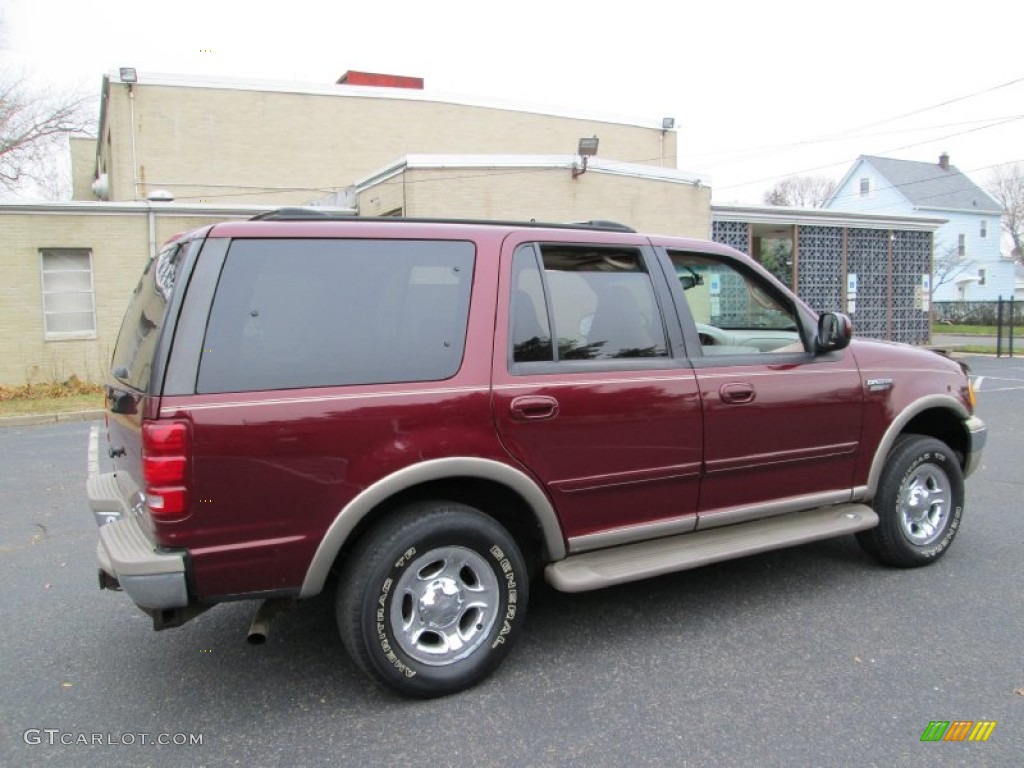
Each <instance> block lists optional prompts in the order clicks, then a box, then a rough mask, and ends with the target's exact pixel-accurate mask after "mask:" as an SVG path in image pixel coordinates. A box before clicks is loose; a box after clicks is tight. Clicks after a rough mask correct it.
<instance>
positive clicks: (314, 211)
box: [249, 206, 355, 221]
mask: <svg viewBox="0 0 1024 768" xmlns="http://www.w3.org/2000/svg"><path fill="white" fill-rule="evenodd" d="M341 217H345V218H355V214H354V213H339V212H334V211H324V210H321V209H319V208H311V207H299V206H292V207H286V208H276V209H274V210H273V211H264V212H263V213H258V214H256V215H255V216H253V217H252V218H251V219H249V221H311V220H313V221H319V220H321V219H337V218H341Z"/></svg>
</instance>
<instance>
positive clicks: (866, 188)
mask: <svg viewBox="0 0 1024 768" xmlns="http://www.w3.org/2000/svg"><path fill="white" fill-rule="evenodd" d="M869 194H871V179H869V178H868V177H867V176H865V177H864V178H863V179H861V180H860V196H861V197H867V196H868V195H869Z"/></svg>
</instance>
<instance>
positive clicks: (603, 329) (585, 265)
mask: <svg viewBox="0 0 1024 768" xmlns="http://www.w3.org/2000/svg"><path fill="white" fill-rule="evenodd" d="M540 250H541V261H542V262H543V265H544V282H545V289H546V295H547V297H548V300H549V302H550V305H551V315H552V317H553V319H554V337H555V338H557V339H558V345H557V347H558V348H557V350H556V353H557V359H558V360H598V359H608V358H615V359H619V358H633V357H667V356H668V347H667V345H666V342H665V328H664V325H663V323H662V318H661V312H660V311H659V309H658V304H657V302H656V301H655V298H654V286H653V285H652V284H651V277H650V275H649V274H647V270H646V268H645V266H644V260H643V257H642V255H641V253H640V251H638V250H637V249H635V248H595V247H589V246H565V245H542V246H541V247H540Z"/></svg>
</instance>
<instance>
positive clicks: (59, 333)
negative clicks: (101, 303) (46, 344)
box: [39, 248, 96, 341]
mask: <svg viewBox="0 0 1024 768" xmlns="http://www.w3.org/2000/svg"><path fill="white" fill-rule="evenodd" d="M39 256H40V262H41V268H42V284H43V332H44V338H45V339H46V340H47V341H59V340H61V339H95V338H96V301H95V296H94V294H93V284H92V252H91V251H89V250H88V249H85V248H47V249H45V250H41V251H40V252H39Z"/></svg>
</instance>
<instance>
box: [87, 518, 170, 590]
mask: <svg viewBox="0 0 1024 768" xmlns="http://www.w3.org/2000/svg"><path fill="white" fill-rule="evenodd" d="M96 559H97V561H98V562H99V567H100V569H101V570H103V571H104V572H105V573H107V574H109V575H110V576H111V577H113V578H114V579H116V580H117V582H118V584H120V585H121V589H123V590H124V591H125V592H127V593H128V596H129V597H130V598H131V599H132V600H133V601H134V602H135V604H136V605H138V606H139V607H140V608H144V609H146V610H167V609H169V608H184V607H185V606H187V605H188V588H187V586H186V579H185V558H184V556H183V555H181V554H180V553H174V552H157V551H156V550H155V549H154V548H153V545H152V543H150V541H149V539H148V538H147V537H146V534H145V531H144V530H143V528H142V525H141V524H140V521H139V517H138V515H134V514H131V515H127V516H125V517H121V518H120V519H117V520H113V521H112V522H109V523H107V524H106V525H104V526H103V527H102V528H100V540H99V542H98V543H97V545H96Z"/></svg>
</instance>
